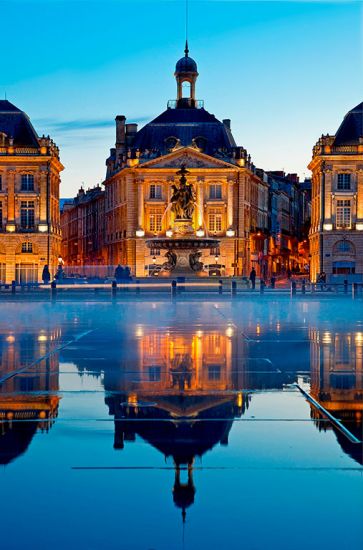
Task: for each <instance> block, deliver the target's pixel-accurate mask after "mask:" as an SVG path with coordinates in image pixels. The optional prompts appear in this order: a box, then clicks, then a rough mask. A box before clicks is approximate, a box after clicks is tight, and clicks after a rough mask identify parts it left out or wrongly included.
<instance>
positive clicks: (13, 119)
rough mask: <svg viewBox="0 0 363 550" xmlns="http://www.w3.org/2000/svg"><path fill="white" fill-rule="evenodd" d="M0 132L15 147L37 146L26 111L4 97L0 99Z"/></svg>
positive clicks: (35, 135)
mask: <svg viewBox="0 0 363 550" xmlns="http://www.w3.org/2000/svg"><path fill="white" fill-rule="evenodd" d="M0 132H3V133H4V134H6V135H7V137H8V138H13V139H14V145H15V146H17V147H39V142H38V136H37V133H36V131H35V130H34V128H33V125H32V123H31V122H30V120H29V117H28V115H27V114H26V113H24V112H23V111H21V110H20V109H18V107H16V106H15V105H13V104H12V103H10V101H8V100H6V99H2V100H0Z"/></svg>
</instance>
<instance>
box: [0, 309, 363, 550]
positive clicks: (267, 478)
mask: <svg viewBox="0 0 363 550" xmlns="http://www.w3.org/2000/svg"><path fill="white" fill-rule="evenodd" d="M0 357H1V369H0V424H1V434H0V463H1V464H2V468H1V469H0V484H1V495H2V498H1V502H0V511H1V519H2V525H3V533H2V543H3V548H5V549H6V550H12V549H23V548H27V549H33V548H34V549H35V548H52V550H55V549H57V550H58V549H64V548H68V549H73V548H75V549H76V548H77V549H82V550H83V549H87V550H91V549H101V548H102V549H103V548H108V547H111V548H117V549H127V550H129V549H131V550H133V549H135V550H136V549H147V550H151V549H155V550H159V549H160V550H164V549H168V550H169V549H176V550H178V549H194V548H195V549H197V548H198V549H201V548H218V549H219V548H232V547H233V548H243V547H245V546H247V547H248V548H250V549H265V548H277V549H279V550H280V549H281V550H285V549H286V550H287V549H288V550H290V549H300V548H309V549H318V548H319V549H320V548H326V547H327V548H330V550H331V549H338V548H342V547H344V548H346V549H347V550H350V549H358V548H361V547H363V512H362V511H363V482H362V480H363V446H362V430H363V428H362V412H363V314H362V304H361V302H360V301H357V302H354V301H348V300H325V301H321V302H319V300H315V299H314V298H310V299H307V300H306V301H305V300H303V299H302V300H296V301H291V300H289V299H288V298H279V299H278V300H276V299H268V298H266V299H264V300H263V301H259V300H248V299H247V300H246V301H244V302H239V301H236V302H228V301H220V302H218V301H215V302H213V301H208V302H201V301H197V300H195V301H193V300H191V301H189V302H179V301H176V302H168V301H159V302H158V301H155V302H154V301H145V302H142V301H132V300H128V301H127V300H125V302H124V303H113V304H110V303H100V302H97V303H96V302H93V303H92V302H84V303H76V302H75V303H71V302H68V303H57V304H50V303H49V304H42V303H16V304H13V305H12V304H7V305H3V315H2V317H1V319H0Z"/></svg>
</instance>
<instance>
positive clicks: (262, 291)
mask: <svg viewBox="0 0 363 550" xmlns="http://www.w3.org/2000/svg"><path fill="white" fill-rule="evenodd" d="M265 286H266V283H265V281H264V280H263V279H261V281H260V294H264V292H265Z"/></svg>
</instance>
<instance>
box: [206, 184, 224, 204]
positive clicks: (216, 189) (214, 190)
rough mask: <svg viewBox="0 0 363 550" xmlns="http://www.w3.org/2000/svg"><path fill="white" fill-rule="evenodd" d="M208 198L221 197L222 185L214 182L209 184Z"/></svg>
mask: <svg viewBox="0 0 363 550" xmlns="http://www.w3.org/2000/svg"><path fill="white" fill-rule="evenodd" d="M209 198H210V199H212V200H215V199H221V198H222V185H220V184H218V183H215V184H212V185H210V186H209Z"/></svg>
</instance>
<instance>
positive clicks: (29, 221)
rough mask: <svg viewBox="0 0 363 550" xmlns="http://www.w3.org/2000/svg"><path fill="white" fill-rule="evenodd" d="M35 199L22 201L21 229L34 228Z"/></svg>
mask: <svg viewBox="0 0 363 550" xmlns="http://www.w3.org/2000/svg"><path fill="white" fill-rule="evenodd" d="M34 222H35V216H34V201H21V205H20V227H21V229H34Z"/></svg>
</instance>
